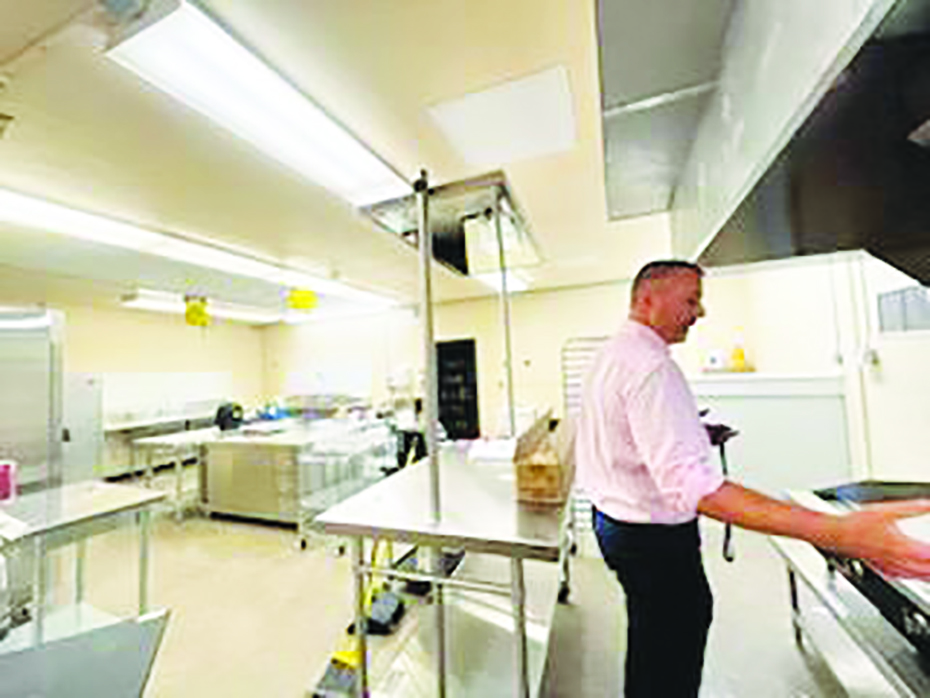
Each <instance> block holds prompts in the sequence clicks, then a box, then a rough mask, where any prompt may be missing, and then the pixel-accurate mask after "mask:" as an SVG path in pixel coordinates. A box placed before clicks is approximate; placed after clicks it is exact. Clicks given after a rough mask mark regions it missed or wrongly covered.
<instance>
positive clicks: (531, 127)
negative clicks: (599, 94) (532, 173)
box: [429, 66, 577, 167]
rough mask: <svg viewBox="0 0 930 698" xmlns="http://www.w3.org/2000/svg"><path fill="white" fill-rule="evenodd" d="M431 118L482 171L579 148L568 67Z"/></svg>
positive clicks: (450, 106)
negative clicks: (577, 145)
mask: <svg viewBox="0 0 930 698" xmlns="http://www.w3.org/2000/svg"><path fill="white" fill-rule="evenodd" d="M429 113H430V116H432V117H433V120H434V121H435V122H436V124H437V125H438V126H439V129H440V130H441V131H442V132H443V134H444V135H445V137H446V138H447V139H448V141H449V142H450V143H451V144H452V145H453V147H455V149H456V150H457V151H458V152H459V154H460V155H461V156H462V157H463V158H464V159H465V161H466V162H468V163H469V164H470V165H475V166H479V167H500V166H501V165H506V164H508V163H510V162H515V161H517V160H525V159H528V158H535V157H540V156H543V155H551V154H554V153H561V152H564V151H567V150H570V149H571V148H572V147H574V145H575V142H576V131H577V128H576V125H575V112H574V108H573V103H572V92H571V88H570V86H569V81H568V71H567V70H566V69H565V68H564V67H563V66H556V67H555V68H550V69H549V70H545V71H543V72H541V73H535V74H534V75H530V76H528V77H525V78H520V79H518V80H512V81H510V82H506V83H504V84H502V85H498V86H496V87H492V88H491V89H489V90H484V91H483V92H475V93H472V94H469V95H466V96H464V97H461V98H459V99H454V100H450V101H448V102H443V103H441V104H437V105H436V106H434V107H432V108H431V109H430V110H429Z"/></svg>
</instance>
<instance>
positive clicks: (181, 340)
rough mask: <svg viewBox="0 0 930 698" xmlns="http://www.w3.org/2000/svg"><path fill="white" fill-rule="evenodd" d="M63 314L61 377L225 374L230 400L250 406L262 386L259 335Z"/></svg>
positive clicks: (156, 319) (82, 312)
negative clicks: (63, 374) (228, 379)
mask: <svg viewBox="0 0 930 698" xmlns="http://www.w3.org/2000/svg"><path fill="white" fill-rule="evenodd" d="M59 307H60V309H61V310H63V311H64V313H65V345H64V346H65V348H64V368H65V371H68V372H74V373H102V374H110V373H165V374H168V373H172V374H179V373H229V374H230V375H231V378H232V389H233V391H234V395H231V396H230V397H231V398H235V399H238V400H241V401H243V402H246V403H250V404H252V403H255V402H257V401H258V400H261V399H262V398H263V397H264V395H265V391H264V386H263V385H262V373H261V368H262V358H263V346H262V330H260V329H257V328H254V327H250V326H247V325H240V324H232V323H226V322H222V321H215V322H214V324H213V325H211V326H210V327H206V328H198V327H189V326H187V325H186V324H185V323H184V319H183V317H181V316H175V315H167V314H162V313H155V312H145V311H139V310H123V309H119V308H111V307H102V306H92V305H82V306H59Z"/></svg>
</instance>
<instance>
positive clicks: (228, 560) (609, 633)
mask: <svg viewBox="0 0 930 698" xmlns="http://www.w3.org/2000/svg"><path fill="white" fill-rule="evenodd" d="M703 528H704V542H705V544H704V548H705V561H706V566H707V571H708V576H709V577H710V579H711V584H712V586H713V589H714V594H715V597H716V604H715V621H714V625H713V628H712V632H711V638H710V644H709V648H708V655H707V664H706V668H705V681H704V689H703V691H702V698H745V697H751V698H801V697H805V696H806V697H808V698H819V697H823V698H834V697H835V696H842V695H843V693H842V692H841V691H839V690H838V689H837V688H836V686H835V684H834V683H833V682H832V681H831V680H830V679H829V677H828V675H827V674H826V672H825V671H824V670H823V668H822V667H819V668H818V666H817V665H816V663H815V664H813V669H814V671H815V672H816V678H815V674H814V673H812V670H811V664H810V662H808V661H806V660H805V658H804V656H803V655H802V654H801V653H800V652H799V651H798V649H797V647H796V646H795V644H794V639H793V635H792V631H791V626H790V618H789V611H788V591H787V583H786V577H785V572H784V568H783V565H782V564H781V562H780V560H779V559H778V557H777V556H776V554H775V552H774V551H773V550H772V548H771V546H770V545H769V544H768V542H767V540H766V539H765V537H763V536H760V535H757V534H751V533H746V532H742V531H737V533H736V552H737V561H736V562H735V563H733V564H728V563H726V562H724V561H723V560H722V558H721V556H720V540H721V532H722V527H720V526H718V525H717V524H716V523H715V522H706V523H705V525H704V526H703ZM295 540H296V536H295V534H294V533H293V532H292V531H289V530H286V529H279V528H273V527H267V526H260V525H252V524H245V523H233V522H229V521H215V520H206V519H199V518H192V519H188V520H186V521H184V522H183V523H177V522H175V521H173V520H172V519H171V518H170V517H168V516H167V515H166V516H164V517H160V518H159V519H158V520H157V522H156V524H155V526H154V536H153V553H152V564H153V568H152V590H151V595H152V601H153V604H154V605H156V606H167V607H169V608H171V609H172V619H171V622H170V625H169V629H168V632H167V633H166V636H165V640H164V644H163V646H162V649H161V652H160V655H159V657H158V660H157V661H156V664H155V668H154V673H153V676H152V680H151V682H150V685H149V689H148V690H147V691H146V698H209V697H212V696H222V697H223V698H237V697H239V696H242V697H243V698H246V697H248V698H251V697H253V696H269V697H273V698H277V697H278V696H281V697H293V698H297V697H298V696H301V695H303V693H304V691H305V689H306V688H307V686H309V685H311V684H312V683H315V679H316V678H317V677H319V675H320V673H321V672H322V669H323V668H324V667H325V664H326V662H327V661H328V657H329V655H330V653H331V652H332V651H333V650H334V649H335V648H336V646H337V643H338V642H339V639H340V637H343V630H344V628H345V626H346V624H347V622H348V620H349V619H350V618H351V615H352V587H351V578H350V573H349V564H348V561H347V560H346V559H345V558H339V557H336V556H335V555H334V553H333V551H332V549H331V548H329V549H327V548H324V547H322V546H316V547H314V548H312V549H311V550H308V551H304V552H300V551H298V550H297V549H296V548H295ZM135 542H136V541H135V537H134V535H133V532H132V531H120V532H116V533H111V534H107V535H104V536H100V537H99V538H95V539H93V540H92V541H91V544H90V546H89V558H88V567H89V569H88V585H87V586H88V597H89V600H90V601H91V602H92V603H95V604H96V605H98V606H99V607H101V608H103V609H105V610H109V611H113V612H117V613H121V612H125V613H131V612H132V608H133V604H134V601H135V593H134V590H135V589H136V581H135V579H136V578H135V567H134V562H135V560H136V547H135ZM580 543H581V544H580V551H579V552H580V554H579V556H578V557H577V558H576V559H575V561H574V583H573V594H572V598H571V603H570V605H568V606H563V607H560V608H559V610H558V611H557V614H556V619H555V626H554V636H553V641H552V649H553V651H552V654H551V655H550V664H549V667H548V675H547V681H546V689H545V690H544V692H543V695H544V696H546V698H556V697H557V698H587V697H589V696H590V697H591V698H594V697H597V698H603V697H604V696H608V697H613V696H619V695H620V694H621V685H622V676H621V674H622V671H621V662H622V653H623V647H624V633H625V620H624V613H623V604H622V592H621V591H620V587H619V585H618V584H617V582H616V580H615V579H614V578H613V577H612V575H611V574H610V573H609V572H608V570H607V569H606V567H605V566H604V563H603V561H602V560H601V559H600V556H599V554H598V552H597V550H596V545H595V543H594V541H593V537H592V536H590V534H588V535H587V536H586V537H583V538H582V539H581V541H580ZM58 564H59V568H60V569H62V570H63V571H64V570H67V569H70V565H71V561H69V560H68V559H66V556H65V557H64V558H63V559H61V560H60V561H59V563H58ZM59 592H60V593H62V594H65V595H66V594H67V590H66V589H61V590H59ZM489 698H494V697H489Z"/></svg>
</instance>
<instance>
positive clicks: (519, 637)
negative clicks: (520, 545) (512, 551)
mask: <svg viewBox="0 0 930 698" xmlns="http://www.w3.org/2000/svg"><path fill="white" fill-rule="evenodd" d="M510 586H511V592H510V596H511V602H512V603H513V624H514V633H513V639H514V648H513V651H514V671H515V674H516V676H515V681H514V695H515V696H517V698H529V696H530V684H529V672H528V666H527V656H526V587H525V585H524V582H523V560H521V559H520V558H518V557H513V558H511V559H510Z"/></svg>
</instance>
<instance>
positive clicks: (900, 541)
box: [829, 500, 930, 580]
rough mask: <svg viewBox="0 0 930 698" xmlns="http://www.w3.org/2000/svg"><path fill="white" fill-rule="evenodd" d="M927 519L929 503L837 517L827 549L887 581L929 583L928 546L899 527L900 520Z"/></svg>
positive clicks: (916, 502)
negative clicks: (862, 562)
mask: <svg viewBox="0 0 930 698" xmlns="http://www.w3.org/2000/svg"><path fill="white" fill-rule="evenodd" d="M923 515H930V500H910V501H906V502H887V503H882V504H872V505H869V506H868V507H865V508H863V509H861V510H858V511H854V512H852V513H850V514H847V515H846V516H843V517H840V518H839V519H838V521H837V524H836V530H835V532H834V533H835V537H834V540H833V544H832V545H830V546H829V547H830V548H832V549H833V550H834V551H835V552H837V553H839V554H840V555H844V556H846V557H852V558H859V559H862V560H865V561H866V562H868V563H869V564H870V565H871V566H872V567H874V568H875V569H876V570H878V571H879V572H881V573H882V574H884V575H886V576H889V577H909V578H915V579H925V580H930V544H927V543H924V542H922V541H919V540H917V539H915V538H911V537H909V536H907V535H905V534H904V533H902V531H901V529H900V528H899V527H898V523H899V522H900V520H901V519H904V518H910V517H914V516H923Z"/></svg>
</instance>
